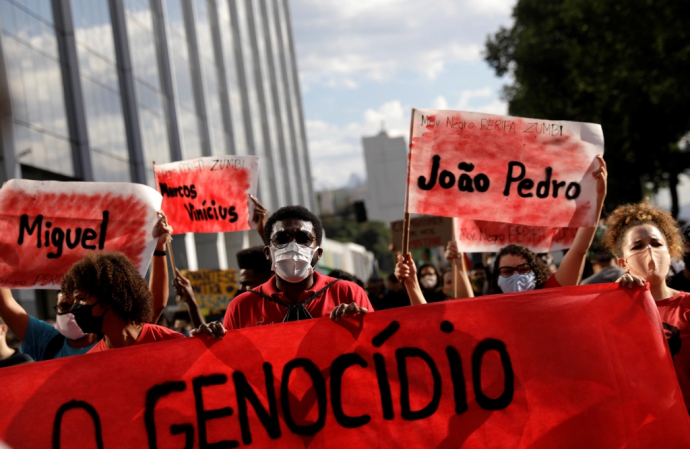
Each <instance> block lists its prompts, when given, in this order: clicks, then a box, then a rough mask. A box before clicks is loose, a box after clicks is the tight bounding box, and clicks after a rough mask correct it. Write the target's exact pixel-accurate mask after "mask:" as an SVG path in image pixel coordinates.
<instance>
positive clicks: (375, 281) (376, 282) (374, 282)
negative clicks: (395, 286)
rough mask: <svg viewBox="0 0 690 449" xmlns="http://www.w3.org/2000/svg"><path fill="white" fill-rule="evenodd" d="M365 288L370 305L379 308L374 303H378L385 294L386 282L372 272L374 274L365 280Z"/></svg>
mask: <svg viewBox="0 0 690 449" xmlns="http://www.w3.org/2000/svg"><path fill="white" fill-rule="evenodd" d="M396 282H397V280H396ZM365 290H366V292H367V297H368V298H369V302H370V303H371V305H372V306H374V309H375V310H379V307H377V305H376V304H378V303H380V302H381V300H382V299H383V297H384V296H385V294H386V283H385V282H384V280H383V279H381V278H379V277H378V276H376V273H374V276H372V277H371V278H369V280H368V281H367V283H366V286H365Z"/></svg>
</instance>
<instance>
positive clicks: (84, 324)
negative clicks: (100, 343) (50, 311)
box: [70, 302, 105, 334]
mask: <svg viewBox="0 0 690 449" xmlns="http://www.w3.org/2000/svg"><path fill="white" fill-rule="evenodd" d="M96 304H98V303H97V302H96V303H93V304H91V305H83V304H75V305H74V306H73V307H72V310H70V312H71V313H72V315H74V321H76V322H77V324H78V325H79V327H80V328H81V330H82V332H84V333H85V334H100V333H101V328H102V327H103V317H104V316H105V313H103V315H101V316H93V315H91V311H92V310H93V306H95V305H96Z"/></svg>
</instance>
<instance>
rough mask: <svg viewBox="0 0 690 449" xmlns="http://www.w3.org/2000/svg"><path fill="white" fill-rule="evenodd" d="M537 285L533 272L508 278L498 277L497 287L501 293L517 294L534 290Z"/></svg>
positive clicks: (516, 274)
mask: <svg viewBox="0 0 690 449" xmlns="http://www.w3.org/2000/svg"><path fill="white" fill-rule="evenodd" d="M536 284H537V276H536V275H535V274H534V271H530V272H529V273H527V274H519V273H515V274H513V275H512V276H510V277H507V278H506V277H503V276H499V277H498V286H499V287H501V290H502V291H503V293H517V292H526V291H528V290H534V288H535V286H536Z"/></svg>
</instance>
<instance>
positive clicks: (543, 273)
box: [491, 244, 551, 293]
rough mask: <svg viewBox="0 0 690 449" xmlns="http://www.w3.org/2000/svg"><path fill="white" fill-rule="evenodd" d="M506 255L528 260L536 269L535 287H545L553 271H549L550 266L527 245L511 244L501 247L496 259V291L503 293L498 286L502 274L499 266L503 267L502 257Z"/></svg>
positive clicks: (494, 285)
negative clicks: (501, 264) (501, 263)
mask: <svg viewBox="0 0 690 449" xmlns="http://www.w3.org/2000/svg"><path fill="white" fill-rule="evenodd" d="M506 255H510V256H517V257H522V258H524V259H525V260H526V261H527V263H528V264H530V265H531V266H532V271H534V276H535V278H536V282H535V286H534V288H535V289H536V290H538V289H540V288H542V287H544V284H546V281H547V280H548V279H549V276H550V275H551V272H550V271H549V268H548V267H547V266H546V264H545V263H544V261H543V260H541V257H539V256H537V255H536V254H534V252H533V251H531V250H530V249H529V248H527V247H526V246H522V245H517V244H511V245H507V246H504V247H503V248H501V250H500V251H499V252H498V254H497V255H496V260H495V261H494V269H493V272H492V274H491V281H492V286H493V288H494V291H495V292H497V293H503V290H501V287H499V286H498V278H499V277H500V276H501V274H500V273H499V268H501V266H500V262H501V257H503V256H506Z"/></svg>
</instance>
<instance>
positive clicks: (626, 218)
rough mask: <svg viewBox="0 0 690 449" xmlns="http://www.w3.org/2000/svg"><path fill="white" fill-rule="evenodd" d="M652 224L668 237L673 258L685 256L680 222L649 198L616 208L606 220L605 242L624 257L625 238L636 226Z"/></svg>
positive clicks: (669, 249)
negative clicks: (679, 226) (655, 205)
mask: <svg viewBox="0 0 690 449" xmlns="http://www.w3.org/2000/svg"><path fill="white" fill-rule="evenodd" d="M645 224H650V225H652V226H654V227H656V228H657V229H658V230H659V232H661V234H662V235H663V236H664V238H666V245H667V246H668V251H669V253H670V254H671V257H672V258H679V257H682V256H683V252H684V251H683V238H682V237H681V234H680V231H679V229H678V223H677V222H676V220H675V219H674V218H673V217H672V216H671V214H670V213H668V212H666V211H663V210H661V209H659V208H658V207H654V206H651V205H650V204H649V199H645V200H643V201H640V202H639V203H637V204H625V205H623V206H619V207H617V208H616V210H614V211H613V212H612V213H611V215H609V218H608V219H607V220H606V226H607V227H608V229H607V231H606V233H605V234H604V243H605V244H606V246H607V248H608V249H610V250H611V251H612V252H613V253H614V254H616V256H618V257H621V258H622V257H623V239H624V238H625V235H626V234H627V232H628V231H629V230H630V229H631V228H634V227H635V226H641V225H645Z"/></svg>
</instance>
